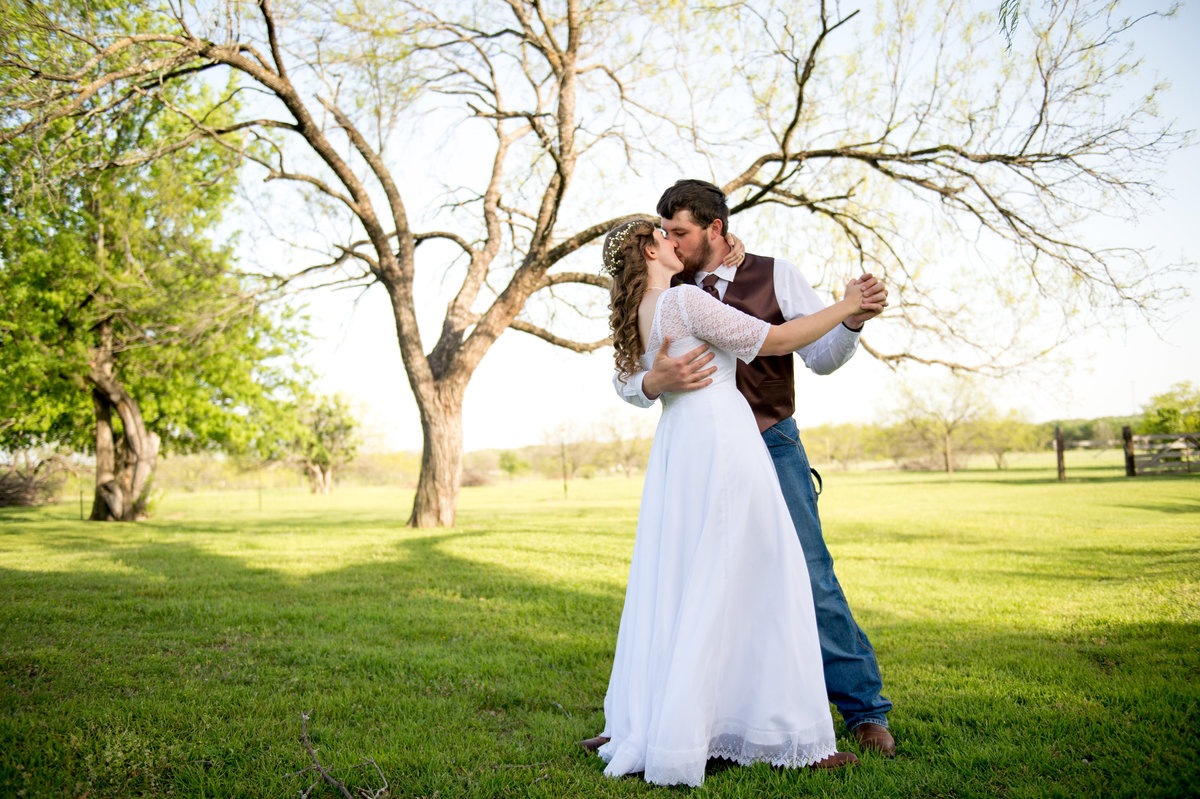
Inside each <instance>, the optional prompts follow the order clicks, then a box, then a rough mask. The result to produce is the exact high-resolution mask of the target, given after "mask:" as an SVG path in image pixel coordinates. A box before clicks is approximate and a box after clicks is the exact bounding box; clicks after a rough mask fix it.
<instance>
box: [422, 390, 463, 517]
mask: <svg viewBox="0 0 1200 799" xmlns="http://www.w3.org/2000/svg"><path fill="white" fill-rule="evenodd" d="M461 382H462V383H463V384H464V385H463V388H465V383H466V380H465V379H464V380H462V381H461ZM433 394H434V396H433V397H431V398H429V399H428V400H426V401H422V397H421V395H420V394H417V405H418V407H419V408H420V411H421V429H422V432H423V433H424V438H425V447H424V451H423V452H422V453H421V476H420V478H419V479H418V480H417V496H416V498H415V499H414V500H413V510H412V516H411V517H409V520H408V524H409V526H410V527H449V526H451V525H453V524H454V511H455V508H456V506H457V505H458V489H459V483H460V482H461V480H462V447H463V425H462V396H463V391H462V390H459V389H458V388H457V387H454V386H452V387H451V389H450V390H449V391H446V390H439V391H436V392H433Z"/></svg>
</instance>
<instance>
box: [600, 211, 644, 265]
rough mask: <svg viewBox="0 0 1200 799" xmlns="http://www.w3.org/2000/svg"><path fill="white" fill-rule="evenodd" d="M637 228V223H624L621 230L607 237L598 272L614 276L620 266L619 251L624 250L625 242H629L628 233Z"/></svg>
mask: <svg viewBox="0 0 1200 799" xmlns="http://www.w3.org/2000/svg"><path fill="white" fill-rule="evenodd" d="M637 226H638V222H626V223H625V228H624V229H623V230H619V231H617V232H616V233H613V234H610V235H609V238H608V241H607V242H606V243H605V245H604V267H603V268H602V269H601V270H600V271H601V272H603V273H605V274H606V275H611V276H613V277H615V276H616V274H617V272H618V271H619V269H620V266H621V251H622V250H624V249H625V242H626V241H628V240H629V235H630V233H632V232H633V229H634V228H635V227H637Z"/></svg>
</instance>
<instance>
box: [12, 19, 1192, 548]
mask: <svg viewBox="0 0 1200 799" xmlns="http://www.w3.org/2000/svg"><path fill="white" fill-rule="evenodd" d="M8 5H9V6H10V8H11V9H13V10H14V13H12V14H6V16H5V18H6V21H5V22H4V25H3V27H4V31H3V41H4V52H3V53H2V54H0V58H2V59H3V60H2V61H0V74H2V75H3V81H4V84H5V86H6V87H8V88H7V89H6V92H5V95H4V99H5V107H4V109H3V114H4V116H3V133H0V141H4V140H8V139H12V138H13V137H17V136H23V137H33V138H35V139H37V138H38V137H43V138H41V139H39V143H40V147H41V152H42V153H43V156H44V160H45V161H48V162H53V160H54V158H55V157H56V153H59V152H65V151H67V150H79V149H84V150H86V149H87V147H88V141H89V140H94V139H95V138H96V137H102V136H103V130H104V127H105V125H106V124H107V123H108V121H109V120H111V119H112V118H113V117H114V115H120V114H123V113H125V112H126V110H127V109H128V108H129V107H131V106H133V105H136V104H138V103H142V102H144V101H145V100H146V99H148V98H154V99H157V100H159V101H165V98H164V92H163V87H165V86H170V85H171V84H172V83H174V82H178V81H207V82H208V84H209V86H210V89H211V91H212V94H213V108H214V109H218V108H221V107H222V106H223V105H224V104H225V102H226V101H227V99H228V98H229V97H231V96H232V95H234V94H238V95H241V107H242V108H243V109H248V110H249V113H248V114H244V115H243V116H241V117H239V118H237V119H236V120H235V121H234V122H232V123H224V124H218V123H217V122H215V121H214V120H216V119H218V118H219V117H220V115H219V114H216V113H214V114H212V115H206V114H203V113H193V112H188V111H186V110H185V109H177V111H178V114H179V115H180V117H181V118H184V119H186V120H187V121H188V122H189V123H190V124H189V125H188V129H187V131H186V133H184V134H181V135H179V136H176V137H172V138H168V139H163V140H161V141H159V142H157V143H156V145H155V146H154V147H150V148H146V149H143V150H140V151H135V152H129V153H126V154H125V155H123V156H122V157H120V158H117V159H110V160H108V161H106V162H104V163H96V164H95V165H94V166H95V167H97V168H107V167H119V166H121V165H123V164H126V165H127V164H137V163H143V162H145V161H148V160H152V159H156V158H162V157H167V156H169V155H170V154H172V153H173V152H177V151H179V150H181V149H184V148H188V147H191V146H193V145H195V144H196V143H197V142H199V141H201V140H202V139H210V140H214V141H217V142H223V143H226V145H227V146H228V147H229V148H230V149H231V150H234V151H236V152H237V153H238V154H239V155H241V156H243V157H244V158H246V159H248V160H249V161H250V162H252V163H253V164H254V165H256V166H257V167H258V168H259V169H260V170H261V174H262V175H263V176H264V177H265V178H266V179H267V180H269V181H279V182H284V183H290V184H293V185H295V186H298V187H300V188H301V189H303V190H304V191H305V192H306V194H305V196H306V198H307V200H308V201H309V207H310V208H319V209H322V212H323V214H324V217H323V218H325V219H326V220H327V222H328V224H327V226H325V227H322V226H321V225H320V223H318V228H320V230H319V234H320V235H319V236H318V237H317V238H318V239H319V240H320V241H323V242H324V243H325V246H326V247H327V249H328V251H329V257H328V258H327V259H324V260H321V261H320V263H314V264H312V265H311V266H310V267H309V268H307V269H305V270H300V269H297V270H296V274H293V275H291V277H299V276H303V277H312V276H313V275H316V274H318V273H324V274H331V275H332V276H331V277H329V278H328V279H327V281H326V282H335V281H351V282H353V281H359V282H361V281H364V280H365V281H369V282H372V283H378V284H380V285H382V286H383V288H384V290H386V292H387V295H388V297H389V299H390V303H391V308H392V311H393V313H394V316H395V323H396V336H397V340H398V342H399V347H400V352H401V355H402V358H403V363H404V367H405V370H406V372H407V375H408V380H409V384H410V386H411V388H412V391H413V394H414V396H415V398H416V403H417V407H418V409H419V411H420V417H421V424H422V427H423V430H424V453H423V457H422V467H421V475H420V478H419V484H418V488H417V494H416V499H415V502H414V506H413V510H412V517H411V524H413V525H415V526H420V527H424V526H434V525H448V524H451V523H452V522H453V519H454V510H455V505H456V500H457V494H458V481H459V476H460V472H461V467H462V408H463V397H464V392H465V390H466V387H467V384H468V381H469V380H470V378H471V375H472V374H473V373H474V371H475V369H476V368H477V367H478V365H479V363H480V361H481V359H482V358H483V357H484V355H485V354H487V352H488V351H489V350H490V349H491V347H492V345H493V344H494V343H495V342H496V340H497V339H498V337H499V336H500V335H501V334H502V333H503V332H504V331H505V330H506V329H508V328H514V329H517V330H521V331H524V332H526V333H530V334H533V335H535V336H539V337H541V338H543V339H545V340H546V341H549V342H551V343H553V344H555V345H559V346H564V347H568V348H571V349H574V350H577V351H581V352H583V351H590V350H593V349H596V348H598V347H600V346H603V345H604V344H605V343H606V342H605V341H604V340H603V339H599V340H594V341H577V340H575V338H578V337H579V335H580V334H579V330H580V329H581V328H580V327H579V326H578V325H576V326H574V327H572V326H571V325H570V324H568V325H567V327H566V328H564V327H563V323H562V320H559V323H558V324H557V325H554V327H555V328H556V329H555V330H554V331H552V330H551V327H552V324H551V322H549V321H547V319H546V318H544V314H545V313H550V314H551V315H554V314H555V313H557V312H559V311H563V312H566V311H567V310H568V309H570V308H572V307H580V303H582V305H583V306H584V307H582V310H583V311H585V312H586V311H587V308H586V306H587V304H588V303H589V302H591V303H593V304H595V303H596V302H603V292H602V291H596V289H600V290H603V289H605V288H606V282H605V280H604V279H603V278H601V277H599V276H597V274H596V270H595V268H594V267H595V266H596V263H594V262H595V261H597V260H598V259H597V258H595V256H594V254H593V253H586V252H585V253H583V254H582V255H580V251H581V249H582V248H585V246H586V245H588V244H589V243H591V242H594V241H595V240H596V239H598V238H599V237H600V236H602V235H603V233H604V232H605V231H606V230H607V229H609V228H610V227H611V226H612V225H613V224H614V223H616V222H617V221H619V220H620V219H621V218H624V217H625V216H627V215H628V214H629V213H630V212H632V211H637V210H649V209H648V208H646V207H645V206H646V204H647V200H649V201H652V200H653V197H648V198H646V197H637V198H635V197H631V196H629V195H628V193H626V192H624V191H622V188H623V186H624V185H625V184H626V182H627V181H629V180H630V179H632V178H633V177H634V176H636V175H638V174H640V173H642V172H646V173H648V174H654V175H664V174H669V175H670V177H669V178H666V179H667V180H673V179H674V178H676V177H681V176H701V177H710V178H711V179H713V180H714V181H715V182H717V183H719V184H722V185H723V186H724V188H725V190H726V191H727V192H728V193H729V194H730V195H731V196H732V197H733V200H734V202H733V205H734V208H733V212H734V214H735V216H736V217H737V218H738V219H739V222H738V224H739V225H740V224H742V221H741V220H743V219H744V220H747V221H748V223H749V224H750V225H752V226H753V227H754V228H755V230H756V231H757V230H759V229H761V230H763V231H766V230H768V229H774V230H776V231H777V232H778V233H779V235H778V236H776V237H774V238H772V237H771V236H766V235H764V236H755V241H767V242H768V243H770V242H773V241H783V242H790V243H791V245H792V247H793V248H794V247H795V246H796V241H795V240H796V238H798V232H799V231H802V235H803V240H804V249H805V252H806V253H808V254H809V255H810V262H809V263H807V264H806V266H807V267H808V268H810V269H812V270H813V272H814V273H815V274H816V275H817V277H825V276H830V277H831V276H832V275H833V274H834V272H836V271H838V270H840V269H844V268H845V266H846V265H847V264H846V261H847V260H849V262H850V265H856V266H857V267H858V268H862V269H871V270H873V271H875V272H881V273H884V274H885V275H886V276H887V279H888V280H889V281H890V283H891V284H892V286H893V287H894V289H893V292H894V293H893V295H892V296H893V299H894V300H898V302H895V303H894V305H896V307H897V310H896V311H894V312H893V313H892V316H893V317H894V318H895V319H896V320H897V321H898V322H902V323H903V324H902V325H901V324H896V325H892V326H891V327H892V328H893V330H896V331H901V332H899V333H894V334H892V335H891V336H890V338H888V339H885V341H884V342H883V343H880V342H877V341H872V342H870V343H868V342H864V346H865V347H866V349H867V350H868V351H869V352H871V353H872V354H873V355H875V356H876V357H878V358H880V359H882V360H883V361H884V362H887V363H889V364H897V363H902V362H905V361H916V362H922V363H940V364H944V365H947V366H950V367H952V368H957V369H975V370H992V371H997V370H1003V369H1006V368H1011V367H1012V366H1014V365H1017V364H1020V363H1024V362H1027V361H1029V360H1030V359H1031V358H1035V357H1037V355H1038V354H1039V353H1041V352H1043V351H1045V350H1046V349H1049V348H1050V347H1052V346H1053V345H1054V344H1055V343H1057V342H1058V341H1059V340H1060V338H1061V335H1062V330H1063V327H1062V324H1061V319H1060V320H1059V322H1060V323H1059V324H1049V325H1046V326H1045V330H1044V331H1042V332H1041V333H1040V335H1039V336H1038V337H1034V336H1031V335H1030V333H1029V328H1028V327H1027V326H1025V325H1026V323H1027V322H1028V319H1029V318H1030V317H1032V316H1035V315H1036V314H1037V313H1038V312H1039V311H1040V312H1045V311H1046V310H1047V308H1048V307H1049V308H1050V309H1051V310H1052V311H1053V313H1054V314H1058V315H1059V316H1062V315H1061V313H1060V312H1061V309H1062V308H1063V307H1064V306H1071V307H1076V306H1093V307H1095V306H1098V305H1106V306H1107V305H1112V304H1114V303H1115V304H1122V303H1128V304H1132V305H1135V306H1139V307H1146V308H1150V307H1153V303H1154V300H1155V297H1156V296H1157V292H1159V291H1160V286H1159V284H1157V283H1156V282H1155V281H1154V279H1153V278H1154V273H1155V270H1154V269H1152V268H1151V267H1150V265H1149V264H1148V262H1147V261H1146V260H1145V258H1144V254H1143V253H1141V252H1139V251H1137V250H1133V249H1129V248H1113V247H1111V246H1109V245H1108V244H1107V243H1101V244H1095V245H1089V244H1088V243H1086V242H1085V239H1084V238H1083V237H1082V236H1081V233H1080V229H1079V227H1078V225H1079V223H1080V222H1081V221H1082V220H1083V219H1084V218H1085V217H1086V216H1088V215H1089V214H1090V213H1092V212H1093V211H1094V210H1098V209H1102V208H1104V207H1107V205H1108V204H1110V203H1114V202H1117V203H1122V202H1124V203H1129V202H1136V197H1137V196H1138V195H1139V193H1142V192H1146V191H1148V190H1149V189H1150V184H1149V183H1148V182H1147V181H1146V180H1145V179H1144V177H1143V175H1144V174H1145V173H1144V168H1145V166H1146V164H1147V163H1148V162H1153V161H1154V159H1155V158H1157V157H1159V156H1160V155H1161V154H1162V153H1163V152H1164V151H1165V150H1166V149H1168V148H1170V147H1171V146H1173V145H1174V144H1175V142H1176V139H1175V137H1174V135H1173V133H1172V132H1171V130H1170V128H1169V126H1167V125H1165V124H1163V123H1161V122H1160V121H1159V120H1158V119H1157V118H1156V117H1155V115H1154V91H1153V90H1152V91H1149V92H1146V93H1143V94H1141V95H1138V96H1137V97H1136V98H1135V99H1133V100H1131V101H1124V100H1122V99H1121V98H1122V97H1123V95H1120V94H1119V92H1120V91H1121V90H1122V87H1123V86H1125V85H1126V84H1127V82H1128V78H1129V70H1130V68H1131V60H1130V57H1129V52H1128V49H1127V42H1126V39H1127V37H1126V34H1127V33H1128V30H1129V29H1130V28H1131V26H1132V25H1133V24H1134V22H1135V21H1136V20H1129V19H1125V18H1123V17H1122V16H1121V15H1120V14H1119V12H1118V11H1117V10H1116V9H1115V8H1114V7H1113V6H1112V4H1110V3H1104V4H1088V3H1083V2H1063V3H1058V2H1051V3H1048V4H1046V6H1045V7H1044V8H1041V9H1039V10H1038V12H1037V13H1036V14H1033V15H1031V16H1030V18H1029V19H1028V20H1027V21H1028V26H1027V28H1028V33H1026V32H1025V28H1022V31H1021V32H1020V33H1019V34H1018V35H1017V36H1016V37H1015V38H1014V41H1013V43H1012V47H1011V49H1006V44H1005V42H1004V40H1003V37H1002V36H999V35H998V34H997V31H996V27H995V13H996V12H995V6H994V4H989V3H985V4H983V6H981V7H980V8H979V9H978V11H977V13H976V12H973V11H971V10H969V9H968V10H963V9H961V8H958V7H950V8H948V9H947V7H946V4H938V7H937V8H931V9H926V10H925V11H920V9H917V8H915V7H913V6H910V5H909V4H903V3H900V4H896V5H895V7H892V8H890V10H889V9H884V10H883V11H881V12H880V13H881V15H880V16H879V17H877V18H874V17H870V15H869V14H867V13H860V12H859V11H857V10H855V9H854V8H852V7H845V8H843V7H842V6H841V5H839V4H836V3H826V2H810V3H804V4H796V3H786V4H782V6H783V7H782V8H774V7H772V6H771V5H770V4H768V3H765V2H762V3H759V2H731V3H721V4H710V3H696V4H692V5H688V4H671V5H670V7H669V8H663V7H662V5H663V4H661V3H651V2H637V0H631V1H630V2H619V1H617V0H557V2H546V1H545V0H540V1H539V0H491V1H490V2H483V1H481V2H465V1H464V2H438V3H428V4H425V3H422V2H416V1H415V0H388V2H383V1H382V0H310V1H309V2H294V3H292V2H289V3H279V2H273V1H272V0H257V2H250V1H249V0H242V1H241V2H238V1H237V0H224V1H221V0H206V1H205V2H202V3H190V2H186V1H185V0H171V1H170V2H166V3H164V4H163V5H161V6H152V7H151V8H149V9H148V10H146V11H143V12H141V13H140V14H139V15H138V16H137V17H136V18H135V19H133V20H132V21H129V22H125V23H122V24H114V23H112V22H111V21H105V18H104V17H102V16H99V15H96V14H92V13H90V12H89V10H88V9H89V7H88V5H87V3H86V2H76V3H73V4H62V5H59V6H57V7H56V6H55V4H50V5H48V6H43V5H39V6H38V7H37V8H34V6H33V4H24V3H20V4H14V3H12V2H9V3H8ZM18 12H19V13H18ZM869 17H870V18H869ZM29 29H34V30H37V31H39V32H40V33H41V34H43V35H50V36H53V37H58V39H59V40H60V41H61V42H62V45H63V46H62V48H61V50H60V51H59V55H57V56H55V57H51V58H47V59H37V60H35V59H31V58H30V57H29V56H28V54H27V53H26V52H25V51H24V50H23V49H22V44H23V41H24V40H25V39H24V38H23V35H22V33H21V31H22V30H29ZM222 73H224V74H222ZM230 74H232V75H234V76H235V77H237V78H238V80H230V79H229V77H228V76H229V75H230ZM63 121H66V122H68V123H69V125H68V126H67V127H68V128H69V132H68V133H67V134H64V135H57V136H54V135H51V134H50V133H49V131H52V130H56V129H57V128H56V127H55V126H56V125H59V126H60V127H61V124H60V123H62V122H63ZM430 139H434V140H436V143H437V147H438V149H436V150H435V151H434V152H433V153H432V154H431V152H430V151H428V150H422V149H420V147H421V143H422V142H427V141H428V140H430ZM663 164H668V165H669V171H664V168H663V166H662V165H663ZM656 170H657V171H656ZM431 179H440V180H441V181H443V183H445V184H447V188H446V190H445V191H444V192H443V193H440V194H439V193H436V192H435V191H433V190H431V189H430V188H429V183H430V180H431ZM430 209H435V210H432V211H431V210H430ZM793 209H800V210H803V211H806V212H807V213H806V214H797V213H796V212H795V210H793ZM781 212H782V213H784V214H786V216H782V217H781V216H780V213H781ZM801 217H803V220H804V221H803V222H800V221H798V220H800V219H801ZM743 229H744V228H743ZM964 234H965V235H964ZM962 242H967V243H968V245H970V246H965V245H963V244H962ZM310 244H311V242H310ZM972 248H974V250H975V251H976V252H999V253H1001V255H1000V256H991V257H985V258H981V259H978V260H976V261H972V264H973V268H972V270H971V274H970V277H971V280H969V281H968V280H967V279H966V277H965V275H966V273H967V271H968V270H965V269H964V270H958V271H957V272H956V273H954V274H957V275H958V276H960V277H962V279H961V280H960V281H959V282H956V281H955V280H954V279H951V280H944V279H943V278H942V276H941V273H937V272H935V271H933V270H931V269H930V268H929V262H930V260H932V259H931V258H930V253H931V252H936V251H938V249H945V250H947V251H949V252H951V253H953V254H954V258H956V259H958V258H959V255H958V253H959V251H960V250H962V251H964V252H966V251H970V250H972ZM997 248H999V249H997ZM966 257H967V256H962V258H963V259H966ZM589 259H590V260H589ZM964 262H965V260H964ZM839 263H840V266H839ZM430 274H433V275H436V278H437V279H436V280H432V281H431V280H430V278H429V275H430ZM439 281H440V282H439ZM450 281H453V282H452V283H451V282H450ZM980 283H984V284H985V285H986V288H987V289H988V291H987V292H986V294H987V296H988V297H990V299H989V300H988V301H987V304H986V306H983V305H979V304H977V303H974V302H972V301H971V297H972V295H971V293H970V292H971V290H972V289H973V288H977V287H978V284H980ZM434 284H437V285H440V286H441V287H443V288H445V287H446V286H450V289H449V291H448V293H447V294H446V296H445V298H444V299H445V301H446V305H445V312H444V315H443V316H442V319H441V326H440V330H437V331H436V335H434V336H432V337H431V338H426V337H424V336H422V331H421V326H420V325H419V316H421V315H422V314H423V313H424V312H425V309H426V308H427V307H428V306H429V303H428V301H425V302H423V303H418V299H417V295H418V292H419V291H421V290H423V288H422V287H424V286H428V285H434ZM589 288H590V290H591V291H592V292H593V295H592V298H591V299H590V300H589V299H588V297H587V295H586V292H587V291H588V290H589ZM581 292H582V293H581ZM542 297H546V298H548V300H547V301H546V302H543V301H542V300H541V299H540V298H542ZM597 298H599V299H598V300H597ZM983 307H987V308H989V309H990V310H991V311H992V312H994V315H993V316H987V315H986V314H984V313H982V312H981V308H983ZM419 311H420V312H419ZM985 317H986V318H985ZM1023 326H1024V327H1023ZM582 329H585V330H586V329H587V328H582ZM590 329H591V330H593V331H595V326H593V327H592V328H590ZM584 335H586V333H585V334H584ZM595 335H596V336H597V337H598V335H599V331H596V332H595Z"/></svg>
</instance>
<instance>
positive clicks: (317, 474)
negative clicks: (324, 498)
mask: <svg viewBox="0 0 1200 799" xmlns="http://www.w3.org/2000/svg"><path fill="white" fill-rule="evenodd" d="M304 469H305V471H307V472H308V489H309V491H311V492H312V493H314V494H328V493H331V492H332V491H333V467H332V466H321V465H320V464H316V463H306V464H304Z"/></svg>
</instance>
